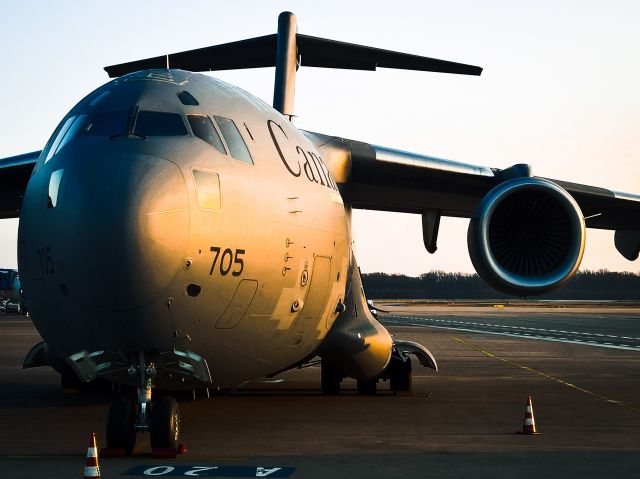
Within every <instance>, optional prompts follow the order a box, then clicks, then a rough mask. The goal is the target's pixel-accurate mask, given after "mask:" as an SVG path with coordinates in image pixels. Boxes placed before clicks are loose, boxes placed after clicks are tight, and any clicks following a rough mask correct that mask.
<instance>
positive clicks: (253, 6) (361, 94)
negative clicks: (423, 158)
mask: <svg viewBox="0 0 640 479" xmlns="http://www.w3.org/2000/svg"><path fill="white" fill-rule="evenodd" d="M285 10H289V11H292V12H294V13H295V14H296V16H297V19H298V31H299V32H300V33H304V34H307V35H313V36H319V37H326V38H330V39H333V40H341V41H346V42H352V43H359V44H363V45H369V46H375V47H379V48H385V49H390V50H397V51H402V52H407V53H413V54H418V55H424V56H430V57H434V58H441V59H445V60H452V61H459V62H463V63H470V64H473V65H478V66H482V67H483V68H484V72H483V74H482V76H480V77H467V76H456V75H446V74H438V73H426V72H410V71H401V70H390V69H380V70H378V71H376V72H358V71H348V70H330V69H318V68H301V69H300V70H299V71H298V76H297V81H296V103H295V113H296V115H297V118H296V119H295V121H294V123H295V124H296V125H297V126H298V127H300V128H304V129H308V130H312V131H317V132H322V133H327V134H335V135H339V136H343V137H347V138H352V139H356V140H360V141H366V142H369V143H373V144H377V145H383V146H388V147H392V148H398V149H402V150H407V151H412V152H417V153H422V154H427V155H432V156H438V157H441V158H448V159H452V160H457V161H462V162H466V163H472V164H477V165H483V166H491V167H498V168H506V167H509V166H511V165H513V164H515V163H529V164H531V165H532V166H533V172H534V174H535V175H539V176H545V177H551V178H558V179H564V180H569V181H574V182H578V183H584V184H590V185H596V186H603V187H607V188H610V189H613V190H618V191H627V192H633V193H640V181H639V180H640V131H639V129H640V87H639V85H640V55H639V51H638V50H639V49H640V29H639V28H638V27H637V25H638V21H639V20H640V2H637V1H623V0H612V1H609V2H606V3H605V2H600V1H583V0H575V1H572V0H564V1H558V2H543V1H526V0H520V1H518V2H513V1H509V0H505V1H498V0H496V1H492V0H488V1H480V2H478V1H472V0H468V1H463V0H451V1H447V2H443V1H429V0H421V1H404V2H389V1H375V0H374V1H351V2H344V1H333V0H325V1H323V2H317V1H279V0H275V1H274V0H272V1H269V2H265V1H245V2H242V1H239V0H236V1H215V2H213V1H185V2H180V3H176V2H168V1H158V0H156V1H138V2H128V1H112V2H108V3H103V2H80V1H78V2H69V1H63V0H58V1H56V2H36V1H32V0H22V1H12V0H9V1H7V2H3V7H2V15H0V45H2V62H3V75H2V76H0V104H1V105H2V112H3V114H2V115H0V158H2V157H6V156H11V155H17V154H20V153H25V152H29V151H34V150H39V149H41V148H42V147H43V145H44V144H45V142H46V141H47V139H48V137H49V136H50V134H51V132H52V131H53V129H54V128H55V127H56V125H57V124H58V122H59V121H60V120H61V118H62V117H63V116H64V115H65V114H66V112H67V111H69V110H70V109H71V107H73V105H74V104H75V103H76V102H78V101H79V100H80V99H81V98H82V97H84V96H85V95H86V94H87V93H89V92H90V91H92V90H94V89H95V88H97V87H99V86H100V85H102V84H103V83H106V82H107V81H108V78H107V75H106V73H105V72H104V71H103V70H102V68H103V67H104V66H106V65H111V64H115V63H122V62H125V61H129V60H135V59H139V58H145V57H149V56H157V55H161V54H165V53H170V52H177V51H182V50H188V49H193V48H199V47H204V46H209V45H215V44H219V43H226V42H230V41H235V40H240V39H243V38H250V37H254V36H260V35H266V34H270V33H275V30H276V26H277V16H278V14H279V13H280V12H281V11H285ZM212 75H213V76H215V77H217V78H220V79H222V80H224V81H227V82H230V83H233V84H236V85H238V86H240V87H241V88H243V89H245V90H247V91H250V92H251V93H253V94H255V95H257V96H258V97H260V98H262V99H264V100H265V101H267V102H268V103H271V100H272V95H273V75H274V69H272V68H265V69H254V70H243V71H233V72H214V73H212ZM353 226H354V229H353V231H354V238H355V247H356V254H357V258H358V262H359V264H360V266H361V269H362V271H363V272H375V271H381V272H386V273H402V274H408V275H419V274H422V273H425V272H428V271H431V270H436V269H437V270H444V271H452V272H453V271H461V272H468V273H470V272H473V266H472V265H471V261H470V260H469V255H468V252H467V246H466V229H467V221H466V220H461V219H451V218H443V220H442V222H441V225H440V235H439V240H438V251H437V252H436V254H435V255H430V254H428V253H427V252H426V250H425V249H424V246H423V243H422V233H421V221H420V217H419V216H417V215H407V214H399V213H382V212H370V211H356V212H354V218H353ZM16 237H17V220H0V267H15V266H16V265H17V260H16ZM600 268H606V269H609V270H611V271H632V272H636V273H637V272H640V262H638V261H637V262H634V263H632V262H629V261H627V260H626V259H624V258H622V256H620V255H619V254H618V253H617V251H616V250H615V247H614V245H613V233H612V232H607V231H598V230H589V231H588V233H587V247H586V253H585V257H584V260H583V263H582V268H581V269H592V270H593V269H600Z"/></svg>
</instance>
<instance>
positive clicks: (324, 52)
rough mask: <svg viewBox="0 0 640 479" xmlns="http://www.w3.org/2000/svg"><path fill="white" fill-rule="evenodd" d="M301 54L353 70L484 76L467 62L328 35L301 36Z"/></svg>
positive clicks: (308, 62)
mask: <svg viewBox="0 0 640 479" xmlns="http://www.w3.org/2000/svg"><path fill="white" fill-rule="evenodd" d="M297 43H298V55H299V56H300V60H301V62H300V63H301V65H302V66H307V67H321V68H345V69H350V70H375V69H376V68H399V69H403V70H419V71H424V72H440V73H456V74H459V75H480V74H481V73H482V68H480V67H476V66H473V65H466V64H464V63H455V62H449V61H446V60H438V59H436V58H429V57H421V56H419V55H411V54H409V53H400V52H394V51H391V50H383V49H381V48H373V47H366V46H363V45H355V44H353V43H345V42H338V41H335V40H327V39H326V38H318V37H310V36H308V35H300V34H298V35H297Z"/></svg>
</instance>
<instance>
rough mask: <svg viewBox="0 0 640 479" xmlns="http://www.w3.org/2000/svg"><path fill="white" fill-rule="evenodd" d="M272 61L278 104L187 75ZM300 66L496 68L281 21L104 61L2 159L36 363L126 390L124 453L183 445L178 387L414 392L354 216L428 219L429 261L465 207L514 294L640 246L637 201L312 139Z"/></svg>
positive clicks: (116, 418) (427, 357)
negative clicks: (370, 298)
mask: <svg viewBox="0 0 640 479" xmlns="http://www.w3.org/2000/svg"><path fill="white" fill-rule="evenodd" d="M269 66H275V67H276V70H275V71H276V73H275V89H274V98H273V107H271V106H269V105H267V104H265V103H264V102H262V101H261V100H259V99H258V98H256V97H254V96H252V95H251V94H249V93H247V92H245V91H243V90H241V89H239V88H237V87H234V86H232V85H229V84H226V83H223V82H221V81H219V80H216V79H215V78H212V77H209V76H205V75H202V74H198V73H193V72H202V71H210V70H226V69H237V68H256V67H269ZM301 66H302V67H303V66H312V67H324V68H344V69H359V70H375V69H376V68H378V67H381V68H399V69H409V70H420V71H431V72H442V73H452V74H462V75H480V73H481V71H482V69H481V68H479V67H476V66H471V65H465V64H460V63H454V62H449V61H443V60H436V59H432V58H427V57H421V56H416V55H409V54H404V53H398V52H393V51H388V50H382V49H378V48H371V47H365V46H360V45H354V44H349V43H343V42H338V41H333V40H327V39H323V38H317V37H312V36H307V35H302V34H298V33H297V31H296V23H295V16H294V15H293V14H291V13H288V12H285V13H283V14H281V15H280V17H279V19H278V31H277V34H273V35H267V36H263V37H258V38H252V39H249V40H243V41H238V42H233V43H227V44H224V45H217V46H212V47H206V48H201V49H197V50H191V51H186V52H180V53H174V54H170V55H165V56H158V57H155V58H148V59H144V60H138V61H133V62H130V63H124V64H120V65H114V66H109V67H106V68H105V70H106V71H107V73H108V74H109V76H110V77H116V78H115V79H114V80H112V81H110V82H109V83H107V84H105V85H103V86H101V87H99V88H98V89H97V90H95V91H93V92H92V93H90V94H88V95H87V96H86V97H85V98H84V99H83V100H81V101H80V102H79V103H78V104H77V105H76V106H75V107H73V109H72V110H71V111H70V112H69V113H68V114H67V115H66V116H65V117H64V118H63V119H62V121H61V122H60V124H59V126H58V127H57V128H56V130H55V131H54V132H53V134H52V136H51V139H50V140H49V141H48V143H47V144H46V146H45V147H44V149H43V150H42V151H38V152H33V153H28V154H25V155H21V156H17V157H12V158H6V159H4V160H1V161H0V216H1V217H17V216H19V217H20V225H19V236H18V264H19V270H20V275H21V280H22V286H23V289H24V296H25V301H26V303H27V306H28V307H29V310H30V314H31V318H32V319H33V323H34V324H35V326H36V328H37V329H38V331H39V333H40V334H41V336H42V338H43V342H41V343H40V344H37V345H35V346H34V347H33V349H32V350H31V351H30V352H29V353H28V354H27V357H26V358H25V361H24V367H34V366H42V365H49V366H51V367H53V368H54V369H55V370H56V371H58V372H59V373H61V374H62V376H63V379H64V378H65V377H66V378H67V379H68V378H69V377H76V378H78V379H79V380H82V381H91V380H94V379H96V378H104V379H108V380H109V381H111V382H112V383H114V384H116V385H120V387H119V391H121V393H122V394H120V395H119V396H118V397H117V399H115V400H114V401H113V403H112V404H111V407H110V409H109V414H108V419H107V443H108V446H109V447H112V448H121V449H124V450H125V451H126V452H127V453H130V452H131V451H132V449H133V447H134V444H135V436H136V431H149V432H150V439H151V445H152V447H153V448H173V447H175V446H176V443H177V440H178V436H179V431H180V414H179V408H178V405H177V402H176V400H175V399H174V398H173V397H172V396H170V395H165V394H164V392H166V391H177V390H181V389H182V390H205V389H206V390H207V391H208V388H231V387H236V386H238V385H241V384H242V383H244V382H246V381H249V380H253V379H256V378H264V377H270V376H274V375H276V374H278V373H280V372H283V371H286V370H288V369H291V368H295V367H302V366H305V365H308V364H310V363H311V362H313V361H314V360H315V359H314V358H321V388H322V391H323V392H324V393H326V394H337V393H338V392H339V390H340V383H341V381H342V379H343V378H345V377H351V378H355V379H356V380H357V384H358V391H359V392H360V393H362V394H373V393H375V391H376V383H377V382H378V381H379V380H380V379H381V378H382V379H389V380H390V386H391V388H392V389H393V390H403V389H408V388H410V387H411V362H410V361H409V359H408V358H409V355H411V354H414V355H416V356H417V358H418V360H419V362H420V364H422V365H423V366H427V367H431V368H433V369H437V365H436V361H435V359H434V358H433V356H432V355H431V354H430V352H429V351H428V350H427V349H426V348H425V347H424V346H422V345H420V344H416V343H412V342H408V341H402V340H401V339H398V338H394V337H392V336H391V335H390V334H389V332H388V331H387V330H386V329H385V328H384V327H383V326H382V325H381V324H380V323H379V322H378V321H377V320H376V319H375V318H374V317H373V316H372V314H371V312H370V311H369V308H368V305H367V300H366V298H365V294H364V290H363V288H362V283H361V279H360V274H359V270H358V266H357V263H356V259H355V258H354V255H353V250H352V241H351V231H350V228H351V211H352V209H353V208H368V209H376V210H385V211H398V212H405V213H415V214H420V215H422V223H423V232H424V244H425V247H426V249H427V251H429V252H431V253H433V252H434V251H435V250H436V242H437V237H438V228H439V223H440V218H441V217H442V216H443V215H445V216H457V217H465V218H470V224H469V230H468V245H469V251H470V255H471V258H472V261H473V264H474V266H475V268H476V270H477V271H478V273H479V275H480V276H481V277H482V278H483V279H484V280H485V281H486V282H487V283H489V284H490V285H491V286H493V287H495V288H496V289H499V290H501V291H505V292H507V293H512V294H517V295H534V294H540V293H544V292H546V291H549V290H551V289H554V288H557V287H559V286H561V285H562V284H563V283H564V282H566V281H567V280H568V279H569V278H570V277H571V276H572V275H573V274H574V273H575V272H576V270H577V269H578V266H579V264H580V260H581V258H582V254H583V251H584V244H585V227H591V228H605V229H611V230H615V231H616V233H615V243H616V247H617V249H618V250H619V252H620V253H621V254H622V255H624V256H625V257H627V258H628V259H629V260H634V259H636V258H637V257H638V252H639V250H640V221H639V218H640V196H638V195H633V194H626V193H618V192H614V191H609V190H605V189H602V188H597V187H591V186H584V185H578V184H573V183H567V182H564V181H556V180H550V179H545V178H538V177H534V176H532V175H531V170H530V168H529V166H528V165H523V164H516V165H515V166H513V167H510V168H507V169H504V170H500V169H494V168H488V167H480V166H473V165H469V164H464V163H459V162H455V161H449V160H443V159H439V158H434V157H430V156H426V155H421V154H414V153H409V152H406V151H401V150H396V149H392V148H387V147H382V146H376V145H371V144H367V143H363V142H360V141H355V140H349V139H345V138H340V137H335V136H328V135H324V134H320V133H314V132H310V131H301V130H298V129H297V128H296V127H295V126H294V124H293V123H292V122H291V118H292V116H293V103H294V89H295V75H296V70H297V69H298V68H299V67H301ZM154 391H155V392H154ZM159 391H163V394H159ZM152 392H153V393H154V394H153V395H152Z"/></svg>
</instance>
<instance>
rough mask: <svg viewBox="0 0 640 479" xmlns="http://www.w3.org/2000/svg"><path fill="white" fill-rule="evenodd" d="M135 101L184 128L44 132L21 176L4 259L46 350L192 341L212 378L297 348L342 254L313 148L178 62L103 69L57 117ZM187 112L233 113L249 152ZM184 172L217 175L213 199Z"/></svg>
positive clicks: (343, 228)
mask: <svg viewBox="0 0 640 479" xmlns="http://www.w3.org/2000/svg"><path fill="white" fill-rule="evenodd" d="M106 91H109V92H110V93H108V94H105V92H106ZM182 91H187V92H188V93H189V94H190V95H192V97H193V98H195V99H196V100H197V103H198V105H185V104H183V103H182V102H181V101H180V99H179V97H178V94H180V92H182ZM101 95H102V96H101ZM136 106H137V108H138V109H139V110H147V111H160V112H170V113H179V114H180V115H181V117H182V119H183V121H184V124H185V127H186V129H187V135H184V136H147V137H146V138H145V139H143V138H139V137H135V136H131V135H120V136H115V137H111V138H109V137H107V136H92V135H88V134H83V133H82V131H80V132H79V133H77V134H75V136H71V139H70V140H69V141H67V142H66V143H65V144H64V145H62V146H59V145H55V139H56V137H57V132H54V135H53V136H52V140H50V142H49V144H48V145H47V147H46V148H45V149H44V150H43V153H42V155H41V157H40V159H39V160H38V164H37V165H36V167H35V169H34V173H33V175H32V177H31V180H30V181H29V185H28V187H27V190H26V193H25V198H24V201H23V207H22V213H21V218H20V227H19V240H18V249H19V253H18V255H19V258H18V261H19V269H20V272H21V278H22V282H23V287H24V291H25V296H26V301H27V304H28V306H29V310H30V314H31V317H32V319H33V322H34V324H35V326H36V327H37V329H38V331H39V332H40V334H41V335H42V337H43V339H44V340H45V341H46V342H47V343H48V344H49V346H50V347H51V348H52V350H54V351H55V352H56V354H58V355H60V356H61V357H67V356H68V355H70V354H73V353H76V352H78V351H82V350H88V351H97V350H112V351H125V352H134V351H141V350H142V351H155V352H163V351H168V350H171V349H173V348H176V349H180V350H189V351H193V352H196V353H197V354H199V355H201V356H203V357H204V358H205V359H206V360H207V362H208V364H209V367H210V370H211V375H212V377H213V380H214V383H215V384H217V385H220V386H232V385H236V384H239V383H241V382H242V381H245V380H248V379H252V378H257V377H261V376H264V375H266V374H270V373H273V372H276V371H279V370H282V369H285V368H287V367H289V366H291V365H293V364H295V363H297V362H299V361H300V360H302V359H304V358H305V357H307V356H308V355H310V354H311V353H313V351H315V350H316V349H317V347H318V345H319V343H320V341H321V340H322V339H323V338H324V337H325V335H326V333H327V331H328V329H329V328H330V327H331V325H332V324H333V321H334V320H335V318H336V316H337V314H336V313H335V309H336V304H337V303H338V301H339V300H343V299H344V295H345V286H346V281H347V276H348V275H347V269H348V266H349V258H350V239H349V231H348V225H347V216H346V214H345V208H344V205H343V203H342V199H341V197H340V194H339V192H338V190H337V187H336V185H335V183H334V181H333V179H332V178H331V176H330V174H329V172H328V170H327V168H326V166H325V165H324V163H323V162H322V160H321V159H320V155H319V154H318V152H317V151H316V149H315V148H314V147H313V146H312V145H311V144H310V143H309V141H308V140H307V139H306V137H305V136H303V135H302V134H301V133H300V132H299V131H298V130H297V129H296V128H295V127H293V126H292V125H291V124H290V122H289V121H287V120H286V119H285V118H284V117H282V116H281V115H280V114H279V113H278V112H276V111H275V110H273V109H272V108H271V107H269V106H267V105H266V104H264V103H263V102H261V101H260V100H258V99H256V98H254V97H253V96H251V95H250V94H248V93H246V92H244V91H242V90H239V89H237V88H235V87H232V86H229V85H227V84H225V83H223V82H220V81H218V80H215V79H213V78H210V77H207V76H204V75H198V74H193V73H189V72H183V71H179V70H169V71H166V70H164V71H163V73H162V74H154V72H138V73H135V74H131V75H127V76H125V77H121V78H119V79H117V80H114V81H112V82H110V83H108V84H106V85H104V86H103V87H101V88H99V89H98V90H96V91H95V92H93V93H91V94H90V95H88V96H87V97H86V98H85V99H83V100H82V101H81V102H80V103H78V105H76V106H75V107H74V108H73V109H72V110H71V111H70V112H69V114H68V115H67V116H66V117H65V119H63V121H62V123H61V126H60V127H59V129H61V128H64V125H65V122H66V120H68V119H69V118H71V117H73V116H78V115H87V118H91V117H92V115H95V114H98V113H104V112H112V111H122V110H130V109H131V108H132V107H136ZM191 114H195V115H208V116H210V117H211V118H212V119H213V117H214V116H220V117H224V118H228V119H231V120H233V122H234V123H235V124H236V126H237V128H238V130H239V132H240V133H241V135H242V137H243V139H244V141H245V143H246V145H247V148H248V150H249V151H250V153H251V156H252V158H253V163H254V164H248V163H246V162H242V161H239V160H237V159H234V158H233V157H232V156H231V155H230V154H226V155H225V154H222V153H220V152H219V151H218V150H217V149H215V148H214V147H213V146H211V145H210V144H208V143H206V142H205V141H203V140H201V139H199V138H196V137H195V136H194V135H193V132H192V130H191V128H190V127H189V123H188V121H187V117H186V115H191ZM83 118H84V117H83ZM71 128H73V126H72V127H71ZM219 131H220V130H219ZM55 147H57V151H56V153H55V154H54V155H49V151H50V150H52V149H53V148H55ZM226 150H227V152H229V147H228V146H227V148H226ZM48 156H49V158H48V159H47V157H48ZM45 160H47V161H45ZM194 171H195V173H194ZM198 172H204V174H206V175H209V177H211V175H214V176H215V175H217V178H218V185H219V186H218V190H217V191H218V192H217V195H218V197H217V201H216V202H214V205H213V207H212V206H211V204H209V205H204V206H208V207H203V205H202V204H201V203H202V202H203V199H202V191H201V192H200V196H199V191H198V189H197V186H196V179H195V177H196V176H197V175H198V174H199V173H198ZM160 386H161V385H160Z"/></svg>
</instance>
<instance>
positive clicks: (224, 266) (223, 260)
mask: <svg viewBox="0 0 640 479" xmlns="http://www.w3.org/2000/svg"><path fill="white" fill-rule="evenodd" d="M211 251H212V252H213V254H214V256H213V262H212V263H211V270H210V271H209V276H211V275H213V272H214V271H215V269H216V263H218V258H220V262H219V263H218V270H219V271H220V275H222V276H226V275H228V274H229V272H231V275H232V276H240V275H241V274H242V271H243V270H244V260H243V259H242V255H244V253H245V250H243V249H236V250H235V253H234V251H233V250H232V249H231V248H226V249H225V250H224V251H222V248H221V247H220V246H212V247H211ZM220 251H222V255H221V254H220ZM233 265H237V266H236V268H234V270H233V271H231V268H232V266H233Z"/></svg>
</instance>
